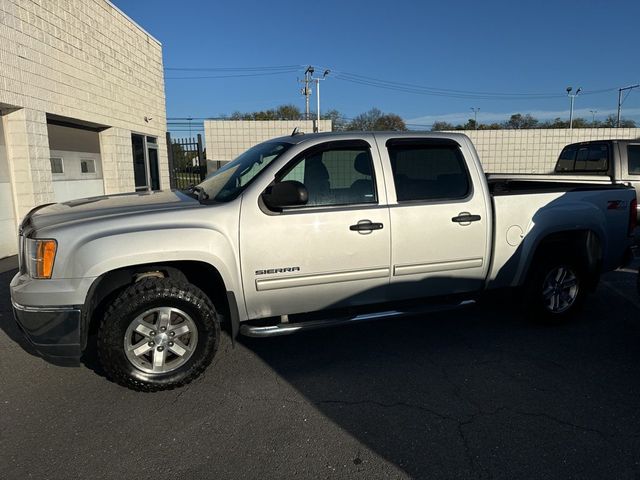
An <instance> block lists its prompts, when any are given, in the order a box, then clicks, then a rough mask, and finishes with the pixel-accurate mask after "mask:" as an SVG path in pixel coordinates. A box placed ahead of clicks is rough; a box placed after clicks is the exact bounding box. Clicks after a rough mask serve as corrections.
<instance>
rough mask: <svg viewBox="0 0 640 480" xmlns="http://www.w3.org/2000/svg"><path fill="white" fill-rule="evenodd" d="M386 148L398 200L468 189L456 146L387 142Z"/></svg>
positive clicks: (449, 195) (455, 194) (452, 195)
mask: <svg viewBox="0 0 640 480" xmlns="http://www.w3.org/2000/svg"><path fill="white" fill-rule="evenodd" d="M388 149H389V158H390V160H391V170H392V172H393V181H394V183H395V187H396V198H397V199H398V202H410V201H420V200H431V201H436V200H449V199H458V198H464V197H466V196H467V195H468V194H469V192H470V191H471V181H470V179H469V174H468V172H467V168H466V164H465V161H464V158H463V156H462V153H461V152H460V149H459V148H458V147H457V146H453V145H430V144H425V145H420V144H412V145H403V144H398V145H394V144H390V145H389V146H388Z"/></svg>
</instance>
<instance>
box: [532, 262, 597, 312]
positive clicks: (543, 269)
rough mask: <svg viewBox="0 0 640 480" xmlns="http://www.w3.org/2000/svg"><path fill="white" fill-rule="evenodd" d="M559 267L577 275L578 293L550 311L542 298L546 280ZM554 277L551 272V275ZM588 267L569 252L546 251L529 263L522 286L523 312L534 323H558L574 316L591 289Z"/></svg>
mask: <svg viewBox="0 0 640 480" xmlns="http://www.w3.org/2000/svg"><path fill="white" fill-rule="evenodd" d="M559 268H565V269H568V270H569V271H570V272H571V273H572V274H573V275H574V276H575V278H576V282H577V288H578V290H577V293H576V294H575V298H574V300H573V302H572V303H571V304H570V306H568V307H567V308H566V309H564V310H561V311H552V309H551V308H550V307H549V306H548V302H547V301H546V300H545V297H544V294H543V292H544V290H545V282H546V281H547V279H548V278H549V276H550V275H551V273H552V272H554V271H557V269H559ZM551 277H553V275H551ZM590 284H591V282H589V278H588V276H587V269H586V267H585V265H584V264H583V263H582V262H580V260H579V259H576V258H574V257H573V256H571V254H570V253H566V254H563V253H555V254H552V253H547V254H546V255H538V256H536V258H535V259H534V264H533V265H532V266H531V269H530V271H529V276H528V278H527V281H526V283H525V288H524V299H523V300H524V303H523V307H524V309H525V315H526V316H527V318H528V319H529V320H531V321H533V322H536V323H539V324H544V325H557V324H561V323H564V322H567V321H569V320H571V319H573V318H574V317H575V315H576V314H577V313H578V312H579V311H580V310H581V308H582V306H583V304H584V300H585V298H586V295H587V293H588V291H589V289H590Z"/></svg>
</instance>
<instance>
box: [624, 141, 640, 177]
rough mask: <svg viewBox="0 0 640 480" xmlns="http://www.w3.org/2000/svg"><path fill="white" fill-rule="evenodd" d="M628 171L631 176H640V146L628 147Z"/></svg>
mask: <svg viewBox="0 0 640 480" xmlns="http://www.w3.org/2000/svg"><path fill="white" fill-rule="evenodd" d="M627 171H628V172H629V175H640V144H636V145H628V146H627Z"/></svg>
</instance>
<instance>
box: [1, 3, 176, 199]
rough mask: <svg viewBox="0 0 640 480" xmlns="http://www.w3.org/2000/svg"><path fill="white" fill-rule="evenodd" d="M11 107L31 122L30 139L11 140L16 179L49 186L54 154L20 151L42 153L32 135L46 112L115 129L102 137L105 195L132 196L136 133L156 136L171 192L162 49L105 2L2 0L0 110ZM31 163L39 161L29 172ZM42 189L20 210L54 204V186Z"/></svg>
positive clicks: (165, 182) (163, 176)
mask: <svg viewBox="0 0 640 480" xmlns="http://www.w3.org/2000/svg"><path fill="white" fill-rule="evenodd" d="M11 108H22V109H25V111H26V113H24V114H22V115H23V116H26V117H27V118H25V119H24V122H26V127H25V128H26V134H27V136H28V138H27V140H21V139H19V138H17V136H19V134H18V133H12V134H11V135H13V137H12V139H13V141H15V142H17V143H16V152H17V153H16V155H17V156H16V157H14V159H13V165H14V168H17V170H16V172H18V173H17V174H16V175H17V176H20V175H23V174H24V172H23V173H19V172H21V170H20V169H22V170H25V171H27V170H28V171H30V172H31V173H30V175H31V177H30V180H32V181H38V180H40V181H43V182H46V181H47V180H48V178H47V176H46V173H44V171H43V170H42V168H43V167H44V165H43V164H42V161H41V160H42V158H44V157H46V156H48V153H47V154H43V153H42V152H38V153H37V154H34V155H31V154H29V155H27V156H25V155H26V154H25V153H24V152H23V151H22V149H21V148H19V147H20V146H21V145H22V144H26V146H28V147H29V148H31V147H33V148H44V145H43V144H41V143H42V142H40V141H39V140H38V139H37V138H36V137H34V135H32V133H33V134H36V135H39V134H40V130H39V129H41V128H42V125H41V121H42V119H43V115H44V114H45V113H47V114H53V115H56V116H61V117H68V118H71V119H76V120H80V121H84V122H91V123H94V124H99V125H104V126H108V127H109V128H108V129H107V130H105V131H103V132H102V133H101V147H102V148H103V149H104V150H105V152H104V153H105V155H103V169H104V172H105V175H104V183H105V191H106V192H107V193H116V192H125V191H132V190H133V180H132V179H133V162H132V154H131V139H130V135H131V132H136V133H143V134H145V135H150V136H155V137H157V138H158V144H159V162H160V172H161V186H162V187H163V188H167V187H168V186H169V171H168V165H167V151H166V139H165V132H166V110H165V95H164V77H163V65H162V46H161V45H160V43H159V42H158V41H157V40H155V39H154V38H153V37H151V36H150V35H149V34H148V33H146V32H145V31H144V30H142V29H141V28H140V27H139V26H138V25H136V24H135V23H133V22H132V21H131V20H130V19H129V18H128V17H126V15H124V14H123V13H122V12H120V11H119V10H118V9H117V8H115V7H114V6H113V5H112V4H111V3H110V2H108V1H106V0H55V1H54V0H42V1H27V0H0V109H2V110H4V111H7V110H9V111H10V109H11ZM33 112H40V113H39V114H36V113H33ZM11 115H14V114H11ZM34 116H38V118H39V120H38V121H35V120H34V118H33V117H34ZM145 117H147V119H151V120H149V121H146V120H145ZM16 118H17V117H16ZM20 121H23V120H22V119H21V120H20ZM16 128H18V127H16ZM30 129H33V130H34V131H33V132H32V131H31V130H30ZM23 130H24V129H23ZM16 131H17V130H16ZM23 133H24V132H23ZM45 134H46V128H45ZM125 139H128V140H127V141H125ZM8 143H9V142H8ZM41 154H42V155H41ZM25 158H26V159H27V160H28V161H30V162H35V163H33V164H32V165H31V166H29V167H24V168H23V167H22V166H20V165H19V163H20V161H24V160H25ZM47 168H48V166H47ZM21 178H22V177H21ZM25 180H26V179H25ZM18 187H19V189H23V188H24V189H26V188H27V187H26V185H25V184H24V183H20V184H19V185H18ZM37 190H38V191H40V190H42V193H41V194H40V193H39V194H38V195H35V193H32V199H31V200H29V201H28V200H27V199H26V197H24V198H22V199H21V200H20V202H19V203H20V206H19V208H18V209H19V210H20V211H21V212H23V211H24V210H25V209H26V208H27V207H28V205H29V204H32V203H38V202H39V201H40V200H43V199H48V197H47V196H48V195H49V194H50V192H49V189H48V188H46V187H44V188H43V187H37ZM23 193H24V195H28V191H27V190H24V192H22V191H20V192H18V195H23Z"/></svg>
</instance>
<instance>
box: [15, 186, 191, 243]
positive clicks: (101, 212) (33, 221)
mask: <svg viewBox="0 0 640 480" xmlns="http://www.w3.org/2000/svg"><path fill="white" fill-rule="evenodd" d="M199 206H200V202H198V201H197V200H196V199H195V198H193V197H190V196H189V195H186V194H185V193H183V192H180V191H177V190H167V191H160V192H141V193H125V194H118V195H105V196H102V197H90V198H81V199H78V200H71V201H69V202H64V203H53V204H49V205H43V206H40V207H36V208H35V209H33V210H32V211H31V212H30V213H29V214H27V216H26V217H25V218H24V220H23V222H22V226H21V230H22V231H23V233H25V234H28V231H32V230H38V229H41V228H45V227H50V226H54V225H60V224H64V223H69V222H76V221H78V220H84V219H92V220H96V219H98V218H101V217H112V216H120V215H131V214H140V213H146V212H156V211H160V210H179V209H185V208H194V207H199Z"/></svg>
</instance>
